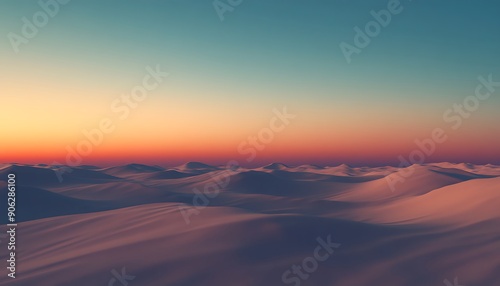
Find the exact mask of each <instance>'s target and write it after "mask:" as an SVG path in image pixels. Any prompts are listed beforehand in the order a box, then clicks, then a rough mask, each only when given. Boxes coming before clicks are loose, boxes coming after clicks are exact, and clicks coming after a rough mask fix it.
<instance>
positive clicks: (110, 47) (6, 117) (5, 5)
mask: <svg viewBox="0 0 500 286" xmlns="http://www.w3.org/2000/svg"><path fill="white" fill-rule="evenodd" d="M43 2H47V1H43ZM49 2H51V1H49ZM223 2H224V3H225V1H223ZM389 2H390V1H378V0H377V1H343V0H338V1H327V0H321V1H320V0H314V1H277V0H243V2H242V4H241V5H239V6H237V7H234V8H232V9H233V10H232V11H229V12H226V13H225V14H224V15H223V16H224V20H223V21H221V19H220V17H219V15H218V13H217V11H216V9H215V8H214V6H213V5H212V1H199V0H167V1H96V0H94V1H83V0H72V1H70V2H69V3H67V4H65V5H62V4H60V5H59V11H58V12H57V13H55V15H54V16H53V17H50V18H49V19H48V22H47V24H46V25H44V26H43V27H40V28H38V32H37V33H36V35H35V36H33V37H32V38H30V39H27V43H22V44H20V45H19V46H18V49H19V50H18V53H16V52H15V49H14V48H13V45H12V43H11V39H12V34H10V33H14V34H16V35H19V36H22V35H23V32H22V30H23V26H24V25H25V23H24V22H23V17H26V18H27V19H28V20H29V21H32V20H33V15H34V14H36V13H37V12H39V11H44V10H43V9H42V7H40V6H39V4H38V1H18V0H5V1H1V2H0V34H1V35H2V37H3V40H2V41H0V59H1V68H0V98H1V105H0V106H1V107H0V109H1V112H0V122H1V125H0V126H1V127H0V134H1V140H0V150H1V153H0V162H19V163H48V164H50V163H53V162H54V161H57V162H59V163H65V161H66V160H67V156H68V152H69V151H68V148H69V149H72V150H77V149H78V145H79V144H80V143H81V142H82V141H85V140H87V139H86V137H85V135H84V132H85V131H89V130H92V129H94V128H99V124H100V122H101V121H102V120H107V119H109V121H110V122H111V123H112V125H113V127H114V128H113V131H111V132H109V133H107V134H104V135H103V137H102V143H101V144H97V145H92V150H91V151H90V152H89V154H88V155H82V156H81V159H82V160H81V164H95V165H102V166H105V165H112V164H118V163H130V162H137V163H145V164H159V165H165V166H169V165H177V164H181V163H183V162H186V161H202V162H206V163H210V164H223V163H225V162H227V161H229V160H236V161H238V162H240V163H241V164H242V165H249V166H254V165H262V164H267V163H270V162H276V161H279V162H283V163H288V164H291V165H297V164H305V163H308V164H320V165H335V164H339V163H348V164H352V165H385V164H391V165H397V164H398V163H399V159H398V157H399V156H400V155H401V156H404V157H408V156H409V154H410V153H411V152H412V151H413V150H415V149H416V148H417V147H416V144H415V140H423V139H425V138H430V137H431V134H432V132H433V130H434V129H435V128H441V129H442V130H444V132H445V133H446V135H447V136H448V140H446V142H444V143H442V144H438V145H437V147H436V151H435V152H433V153H432V154H431V155H430V156H429V157H428V158H426V162H436V161H452V162H471V163H493V164H499V163H500V151H499V148H498V146H500V124H499V123H500V112H499V110H500V86H499V87H497V89H498V90H496V91H494V92H492V94H491V97H490V98H489V99H486V100H479V105H478V107H477V110H475V111H474V112H470V114H469V115H467V116H465V117H468V118H465V117H464V116H462V119H463V120H461V121H462V122H461V124H460V126H459V127H457V126H455V123H457V121H456V120H458V119H456V117H455V120H451V119H450V118H452V117H453V116H456V113H448V116H447V118H448V119H450V120H448V121H446V120H445V119H444V118H443V116H444V114H446V113H447V110H448V109H453V108H454V104H463V102H464V99H465V98H467V97H470V96H474V94H475V90H476V87H477V86H478V84H480V81H479V80H478V77H479V76H483V77H484V78H486V79H487V78H488V76H489V75H492V78H493V80H495V81H497V82H500V57H499V55H498V51H500V38H499V37H498V33H499V31H500V20H498V11H499V8H500V4H499V3H497V2H495V1H479V2H472V1H465V0H460V1H401V2H400V6H401V9H402V11H401V13H399V14H396V15H395V14H393V15H392V16H391V22H390V23H389V24H388V25H387V27H382V28H381V30H380V34H379V35H377V36H375V37H374V38H372V39H371V42H370V44H369V45H368V46H367V47H365V48H363V49H362V51H361V53H359V54H353V55H352V61H351V62H350V63H348V62H347V61H346V58H345V57H344V54H343V53H342V51H341V49H340V47H339V45H340V44H341V43H342V42H346V43H349V44H351V45H353V44H354V36H355V31H354V27H356V26H359V27H361V28H362V29H364V27H365V25H366V24H367V23H368V22H369V21H372V20H373V16H372V15H371V14H370V11H372V10H375V11H380V10H381V9H387V6H388V3H389ZM452 6H453V9H450V7H452ZM9 35H10V36H9ZM158 66H159V67H160V69H161V71H163V72H165V73H168V74H169V76H168V77H166V78H165V79H164V80H163V81H162V82H160V83H159V84H158V86H157V87H156V88H154V89H153V90H151V91H149V92H148V93H147V96H146V98H145V99H144V100H143V101H141V102H136V103H137V105H136V106H135V107H134V108H129V111H130V113H129V114H127V115H126V116H125V113H122V112H116V109H117V108H118V107H122V110H124V109H123V107H124V106H125V105H124V103H122V102H119V103H116V100H117V99H118V100H120V98H121V96H122V94H126V95H127V94H130V93H131V92H132V90H133V89H134V88H136V87H137V86H140V85H142V82H143V78H144V77H145V76H146V75H147V74H148V71H147V67H150V68H153V69H155V68H156V67H158ZM151 82H153V81H151ZM483 91H485V92H486V91H487V89H483ZM113 105H114V106H115V108H114V109H113V107H112V106H113ZM284 107H286V110H287V111H288V112H289V113H291V114H293V115H294V116H295V118H293V119H291V120H290V122H289V124H288V125H286V126H284V128H283V129H282V131H280V132H277V133H273V138H272V140H269V141H270V142H268V143H265V144H261V145H262V146H261V147H262V148H261V149H262V150H256V155H255V158H253V159H251V160H249V155H248V154H249V153H250V151H248V149H249V148H250V146H252V145H251V143H248V142H247V141H248V138H249V136H257V137H258V134H259V133H260V132H263V131H262V130H263V129H264V128H269V126H270V122H271V121H272V120H273V118H274V117H275V116H276V115H275V112H274V111H273V109H277V110H283V108H284ZM454 127H457V128H454ZM244 142H247V143H244ZM261 143H262V142H261ZM242 144H243V147H241V146H242ZM245 144H246V145H245ZM239 149H240V151H239ZM241 149H243V150H247V152H241ZM75 152H78V151H75Z"/></svg>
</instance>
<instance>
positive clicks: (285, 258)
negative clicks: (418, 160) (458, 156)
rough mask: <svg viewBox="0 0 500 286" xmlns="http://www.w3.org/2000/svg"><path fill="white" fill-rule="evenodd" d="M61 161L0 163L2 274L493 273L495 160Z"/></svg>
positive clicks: (188, 281)
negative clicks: (11, 194) (10, 220)
mask: <svg viewBox="0 0 500 286" xmlns="http://www.w3.org/2000/svg"><path fill="white" fill-rule="evenodd" d="M60 168H61V166H51V165H26V164H4V165H2V166H1V167H0V178H1V180H2V181H1V182H0V189H1V190H2V192H3V194H2V195H5V191H4V190H6V187H5V186H6V185H7V181H6V179H4V178H7V174H10V173H14V174H16V178H17V181H18V183H17V184H18V187H17V189H18V190H17V201H18V209H17V211H16V217H17V221H18V227H17V235H18V242H17V243H18V250H17V256H18V262H17V263H18V272H19V274H18V277H16V279H15V280H9V277H7V276H6V275H2V276H1V277H0V284H1V285H37V286H45V285H47V286H54V285H73V286H79V285H82V286H86V285H131V286H133V285H152V286H155V285H162V286H163V285H171V286H190V285H204V286H212V285H213V286H215V285H238V286H250V285H251V286H276V285H318V286H323V285H330V286H335V285H341V286H344V285H348V286H364V285H387V286H396V285H406V286H421V285H426V286H430V285H447V286H448V285H452V286H457V285H467V286H475V285H481V286H485V285H490V286H492V285H500V276H499V275H498V270H499V266H500V230H499V228H498V225H499V223H500V210H499V207H498V206H499V205H500V166H494V165H472V164H452V163H436V164H422V165H412V166H409V167H407V168H396V167H377V168H375V167H363V168H354V167H350V166H348V165H340V166H335V167H320V166H314V165H303V166H296V167H291V166H286V165H284V164H279V163H275V164H271V165H268V166H264V167H260V168H253V169H246V168H242V167H238V166H234V165H233V166H210V165H206V164H203V163H197V162H190V163H187V164H184V165H181V166H179V167H176V168H163V167H160V166H149V165H141V164H129V165H122V166H116V167H107V168H99V167H94V166H79V167H71V172H67V173H65V174H64V175H63V177H62V178H63V180H62V181H60V180H59V179H58V177H57V176H56V172H57V170H58V169H60ZM395 178H399V179H400V180H398V181H397V184H395V185H394V184H393V187H392V188H391V182H392V183H394V182H395V180H394V179H395ZM401 178H403V179H401ZM4 208H5V206H4V205H2V209H4ZM5 211H6V210H5ZM3 212H4V210H2V213H3ZM3 223H6V222H5V221H4V222H3ZM0 251H1V252H0V254H1V260H5V259H6V258H7V253H6V248H4V247H1V248H0ZM4 269H5V268H4ZM3 271H5V270H3Z"/></svg>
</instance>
